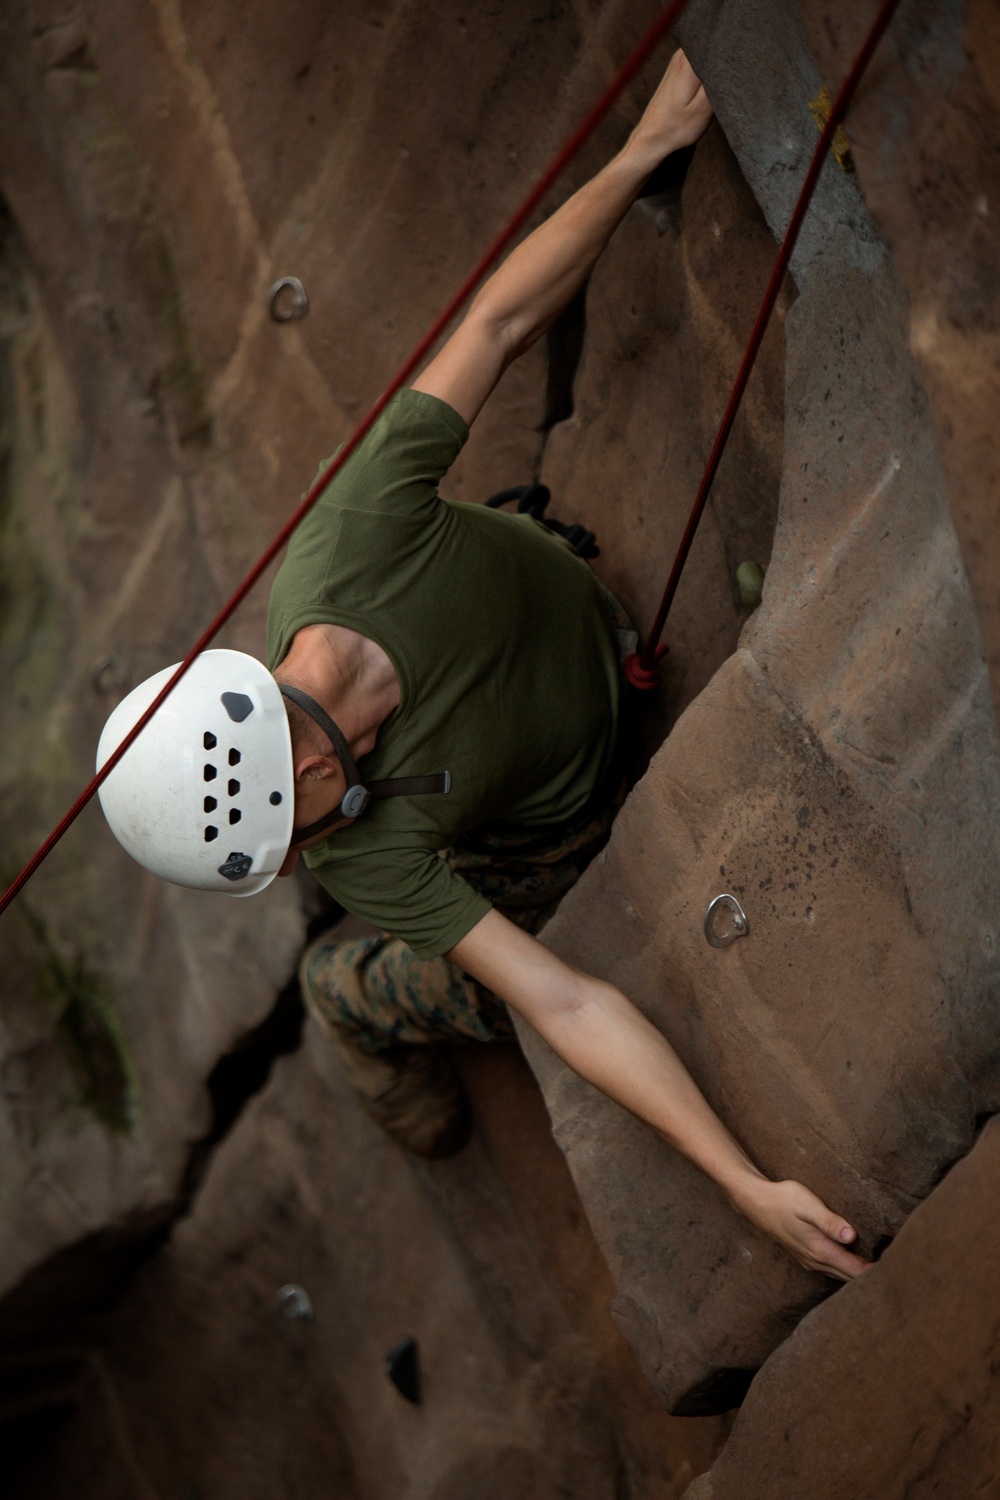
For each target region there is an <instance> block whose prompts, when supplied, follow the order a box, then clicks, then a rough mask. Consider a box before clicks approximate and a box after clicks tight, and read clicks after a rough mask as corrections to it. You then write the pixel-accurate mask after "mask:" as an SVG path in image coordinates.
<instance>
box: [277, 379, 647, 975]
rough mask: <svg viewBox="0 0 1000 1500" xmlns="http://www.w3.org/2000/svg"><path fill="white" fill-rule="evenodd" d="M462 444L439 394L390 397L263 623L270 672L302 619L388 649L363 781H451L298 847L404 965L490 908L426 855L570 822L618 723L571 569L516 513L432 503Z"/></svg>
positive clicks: (313, 524) (601, 647)
mask: <svg viewBox="0 0 1000 1500" xmlns="http://www.w3.org/2000/svg"><path fill="white" fill-rule="evenodd" d="M467 436H468V428H467V426H466V424H465V422H464V421H463V419H462V418H461V417H460V416H459V414H458V413H457V412H456V411H454V410H453V409H452V407H450V406H448V405H447V404H446V403H445V402H444V401H439V400H438V399H437V397H435V396H429V395H426V394H424V393H423V392H419V391H412V390H405V391H401V392H400V393H399V395H397V396H396V397H395V398H394V400H393V401H392V402H391V403H390V405H389V406H388V407H387V409H386V411H385V412H383V414H382V416H381V417H380V418H379V420H378V422H377V423H376V424H375V425H374V427H373V428H372V430H371V431H370V432H369V433H368V435H367V437H366V438H365V440H364V441H363V443H362V444H361V445H360V446H359V447H358V449H357V450H356V452H355V453H354V454H352V456H351V458H350V459H349V460H348V461H347V463H346V464H345V465H344V468H343V469H342V470H341V471H340V473H339V474H338V475H337V476H336V478H335V479H334V480H333V481H332V482H331V483H330V485H329V486H328V488H327V489H326V491H325V492H324V494H323V495H322V497H321V499H320V500H319V501H318V502H317V504H316V506H315V507H314V509H313V510H312V511H311V512H310V514H309V515H308V516H307V517H306V519H305V520H304V521H303V522H302V524H301V526H300V527H299V529H298V530H297V531H296V533H295V534H294V536H293V537H292V540H291V542H290V544H289V548H288V554H287V556H286V558H285V561H284V563H283V565H282V567H281V570H280V572H279V573H278V576H277V578H276V579H275V582H274V587H273V589H272V591H271V602H270V610H269V615H268V627H267V658H268V665H269V666H270V668H271V670H272V671H273V670H274V669H275V668H276V667H277V666H278V665H279V663H280V662H281V661H282V660H283V658H284V657H285V655H286V654H287V652H288V649H289V647H290V645H291V642H292V637H293V636H294V635H295V632H296V631H297V630H300V629H301V628H302V627H303V626H305V625H311V624H317V623H322V624H330V625H346V626H349V627H350V628H351V629H352V630H357V631H359V632H360V633H361V634H362V635H365V636H368V637H369V638H370V639H371V640H373V641H377V642H378V644H379V645H380V646H381V647H382V648H383V650H384V651H385V652H386V653H387V655H388V656H389V659H390V660H391V662H392V664H393V666H394V667H395V669H396V673H397V676H398V678H399V684H400V703H399V707H398V708H396V709H395V710H394V712H393V713H392V714H391V715H390V716H389V718H388V719H387V720H386V721H385V723H384V724H383V725H382V727H381V729H380V730H379V735H378V742H377V744H376V746H375V749H374V750H373V751H372V752H371V754H370V755H366V756H365V757H364V759H363V761H362V762H361V764H360V766H359V771H360V774H361V777H362V780H371V781H376V780H379V779H381V778H383V777H391V776H418V775H427V774H433V773H436V772H440V771H450V772H451V790H450V792H448V793H447V794H444V793H432V794H425V795H422V796H414V797H394V798H387V799H385V800H380V801H373V802H371V803H370V804H369V806H368V809H367V810H366V812H365V813H364V814H363V815H362V816H361V817H360V818H358V820H357V821H356V822H354V823H352V824H350V825H348V826H346V827H344V828H340V829H337V830H336V831H335V832H334V833H332V834H331V836H330V837H329V838H328V839H326V840H325V841H324V842H323V843H322V844H319V845H317V846H316V847H315V848H314V849H311V850H310V851H308V853H307V854H306V856H305V859H306V863H307V864H308V865H309V867H310V868H311V869H312V870H313V871H314V872H315V874H316V875H317V876H318V878H319V879H320V881H321V882H322V884H323V885H324V886H325V887H326V888H327V890H328V891H329V892H330V894H331V895H332V896H333V897H334V898H335V899H336V900H337V901H339V902H340V904H341V905H342V906H344V907H346V908H347V910H348V911H350V912H353V913H354V914H355V915H357V916H361V917H365V918H367V919H368V920H369V921H371V922H374V923H376V924H377V925H378V926H379V927H381V928H383V929H384V930H385V931H387V932H389V933H391V934H392V935H393V936H395V937H400V938H403V939H405V941H406V942H407V943H408V944H409V945H410V947H411V948H412V949H413V950H414V952H415V953H416V954H417V955H418V957H421V958H429V957H433V956H435V955H437V954H439V953H445V952H447V951H448V949H450V948H452V947H454V945H455V944H456V943H457V942H459V941H460V939H461V938H463V937H465V935H466V934H467V933H468V932H470V931H471V929H472V928H473V927H474V926H475V925H476V923H477V922H478V921H479V920H480V919H481V918H482V917H483V916H484V915H485V913H486V912H487V911H489V909H490V903H489V901H487V900H486V898H485V897H483V896H482V895H480V894H479V893H478V892H476V891H474V890H473V889H472V888H471V886H469V885H468V884H467V883H466V882H465V881H464V880H463V879H462V878H461V877H460V876H459V875H457V874H455V873H454V872H453V871H452V870H451V869H450V868H449V866H448V865H447V864H446V863H445V861H444V860H443V859H441V857H440V854H439V851H440V850H442V849H446V848H448V847H450V846H451V845H452V844H453V843H454V842H455V840H456V839H458V838H459V837H460V836H461V835H462V834H465V833H469V832H471V831H472V830H474V829H476V828H479V827H482V826H483V825H485V824H492V823H497V822H503V823H505V824H513V825H515V826H524V827H526V828H538V827H545V826H552V825H559V824H561V823H563V822H565V821H566V820H567V819H569V818H572V817H573V816H574V815H575V814H577V813H579V812H580V811H581V810H582V809H583V808H584V806H585V805H586V803H587V802H588V800H589V798H590V797H591V795H592V794H593V792H594V791H595V789H596V788H597V786H598V783H599V782H600V780H601V778H602V776H603V775H604V774H605V772H606V771H607V770H608V768H609V766H610V763H611V760H612V756H613V752H614V741H615V729H616V720H617V714H618V698H619V672H618V661H617V651H616V645H615V641H614V637H613V633H612V627H611V622H610V620H609V618H608V616H607V613H606V610H605V605H604V601H603V599H602V596H601V592H600V589H599V586H598V584H597V582H596V580H595V578H594V576H593V574H592V573H591V571H590V569H589V567H588V566H587V564H586V563H585V562H584V561H583V560H582V559H581V558H580V557H578V556H577V554H576V553H575V552H574V551H573V549H572V548H571V547H570V546H569V545H568V544H567V543H565V542H563V541H561V540H560V539H558V538H556V537H554V536H553V535H552V534H551V532H549V531H548V530H547V529H546V528H545V527H544V526H542V525H541V524H540V523H539V522H537V521H533V520H531V519H530V518H529V517H526V516H513V515H507V514H504V513H503V512H500V511H495V510H489V509H488V508H486V507H485V506H482V505H468V504H463V503H457V502H453V501H449V500H442V499H441V498H440V496H439V495H438V492H437V485H438V481H439V480H440V478H441V476H442V475H443V474H444V473H445V471H446V470H447V469H448V468H449V466H450V465H451V464H452V463H453V462H454V460H455V458H456V456H457V454H458V453H459V450H460V449H461V447H462V445H463V443H464V442H465V440H466V438H467Z"/></svg>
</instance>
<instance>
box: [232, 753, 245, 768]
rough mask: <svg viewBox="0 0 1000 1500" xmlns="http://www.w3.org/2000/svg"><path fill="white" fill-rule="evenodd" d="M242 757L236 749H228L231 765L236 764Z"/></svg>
mask: <svg viewBox="0 0 1000 1500" xmlns="http://www.w3.org/2000/svg"><path fill="white" fill-rule="evenodd" d="M242 758H243V757H242V756H241V755H240V752H239V751H238V750H230V752H229V764H230V765H231V766H238V765H239V763H240V761H241V760H242Z"/></svg>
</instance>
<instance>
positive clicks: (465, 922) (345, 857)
mask: <svg viewBox="0 0 1000 1500" xmlns="http://www.w3.org/2000/svg"><path fill="white" fill-rule="evenodd" d="M305 861H306V864H307V865H308V866H309V868H310V869H311V870H312V872H313V874H314V875H315V876H316V878H317V879H318V880H319V882H320V884H321V885H322V886H324V887H325V889H326V890H327V891H329V893H330V895H331V896H332V897H333V898H334V900H335V901H338V902H339V903H340V905H341V906H343V907H344V908H345V909H346V910H347V911H349V912H351V913H352V915H354V916H356V917H363V918H364V919H365V920H366V921H368V922H374V924H375V925H376V927H381V928H382V930H383V931H384V932H388V933H389V934H390V936H392V937H398V938H402V939H403V941H404V942H405V943H408V944H409V946H410V947H411V948H412V949H413V951H414V953H415V954H416V955H417V957H418V958H437V957H438V955H439V954H441V953H447V952H448V951H449V949H451V948H454V946H455V944H456V943H459V942H461V940H462V938H464V937H465V936H466V935H467V934H468V933H470V932H471V931H472V929H473V927H475V925H476V923H477V922H479V921H481V920H482V918H483V917H485V915H486V913H487V912H488V911H490V910H491V909H492V908H491V903H490V902H489V901H488V900H487V899H486V897H485V896H482V895H480V894H479V892H478V891H475V890H473V888H472V886H471V885H469V884H468V882H467V881H465V880H463V879H462V877H461V875H457V874H456V873H455V871H454V870H452V869H451V867H450V866H449V865H448V864H447V863H446V862H445V861H444V860H443V859H442V858H441V856H440V855H439V854H435V853H434V852H433V851H432V850H428V849H423V848H416V847H404V848H392V849H388V848H387V849H380V848H379V849H366V850H364V851H363V852H360V851H359V852H358V853H357V854H347V853H345V852H344V851H343V849H341V850H338V851H336V852H333V851H331V850H330V848H329V847H325V846H323V845H320V846H319V847H318V848H316V849H315V850H310V851H308V852H307V853H306V855H305Z"/></svg>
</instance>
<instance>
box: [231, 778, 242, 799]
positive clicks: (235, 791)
mask: <svg viewBox="0 0 1000 1500" xmlns="http://www.w3.org/2000/svg"><path fill="white" fill-rule="evenodd" d="M239 791H240V784H239V782H238V781H231V782H230V783H229V795H230V797H238V796H239Z"/></svg>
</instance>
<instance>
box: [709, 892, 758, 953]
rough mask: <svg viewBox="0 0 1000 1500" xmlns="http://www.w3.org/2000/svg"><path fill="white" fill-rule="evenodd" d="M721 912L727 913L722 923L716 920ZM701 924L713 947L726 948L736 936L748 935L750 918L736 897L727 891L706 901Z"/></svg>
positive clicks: (733, 941)
mask: <svg viewBox="0 0 1000 1500" xmlns="http://www.w3.org/2000/svg"><path fill="white" fill-rule="evenodd" d="M721 912H727V913H728V914H729V915H728V920H727V921H726V922H725V924H724V925H722V924H720V923H719V922H718V921H717V917H718V916H719V914H720V913H721ZM703 926H704V928H705V936H706V937H707V938H708V941H709V942H710V943H711V945H712V947H713V948H728V947H729V944H730V943H735V941H736V939H737V938H741V937H749V936H750V919H749V917H748V916H747V914H746V912H745V911H744V910H743V908H742V906H741V905H740V903H739V902H738V901H737V899H736V897H735V896H730V895H729V893H728V891H727V892H725V893H724V894H723V895H721V896H716V898H715V900H714V901H710V902H709V903H708V910H707V911H706V913H705V921H704V923H703Z"/></svg>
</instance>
